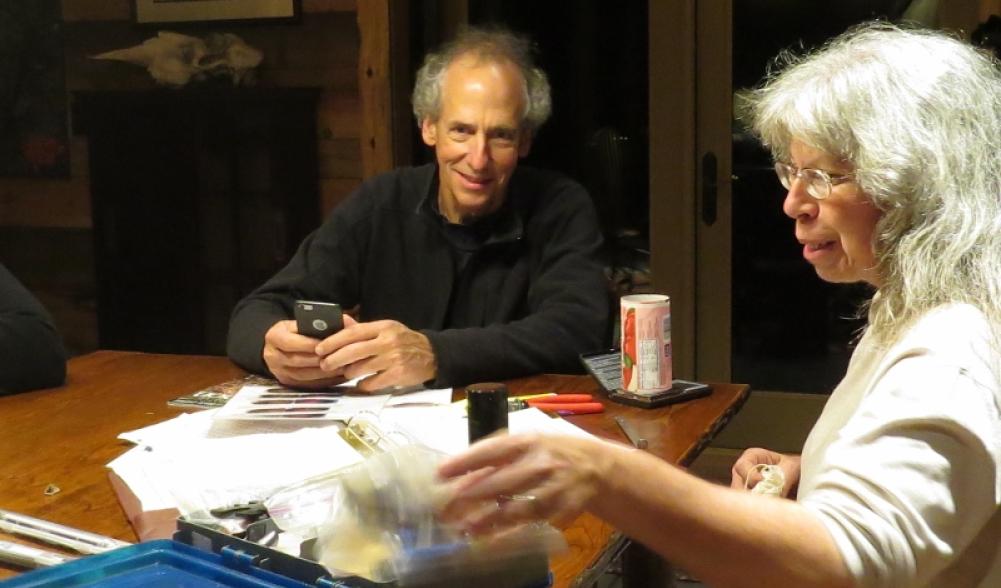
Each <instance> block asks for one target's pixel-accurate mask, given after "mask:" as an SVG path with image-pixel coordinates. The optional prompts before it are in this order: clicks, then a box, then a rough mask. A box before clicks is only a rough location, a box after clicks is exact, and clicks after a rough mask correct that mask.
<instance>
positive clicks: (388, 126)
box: [358, 0, 394, 178]
mask: <svg viewBox="0 0 1001 588" xmlns="http://www.w3.org/2000/svg"><path fill="white" fill-rule="evenodd" d="M358 30H359V31H360V36H361V49H360V51H359V55H358V89H359V95H360V96H361V117H362V119H361V160H362V177H363V178H369V177H371V176H373V175H375V174H377V173H380V172H384V171H388V170H390V169H392V168H393V165H394V163H393V121H392V83H391V81H390V64H389V55H390V39H389V30H390V20H389V0H363V1H362V2H359V3H358Z"/></svg>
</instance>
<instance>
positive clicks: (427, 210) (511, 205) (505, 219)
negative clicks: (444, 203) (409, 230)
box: [414, 163, 528, 245]
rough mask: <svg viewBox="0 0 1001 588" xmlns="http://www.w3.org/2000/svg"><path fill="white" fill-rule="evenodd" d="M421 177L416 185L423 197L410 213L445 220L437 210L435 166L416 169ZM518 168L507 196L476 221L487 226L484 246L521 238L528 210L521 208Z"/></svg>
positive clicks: (436, 173) (435, 219)
mask: <svg viewBox="0 0 1001 588" xmlns="http://www.w3.org/2000/svg"><path fill="white" fill-rule="evenodd" d="M417 169H418V172H419V173H420V175H421V179H420V181H419V182H418V183H417V185H418V186H421V187H423V196H422V197H421V198H420V200H419V202H418V203H417V208H416V209H415V210H414V212H415V213H416V214H420V215H424V216H426V217H427V218H429V219H431V220H432V221H434V222H436V223H447V222H448V221H447V220H446V219H445V217H443V216H442V215H441V213H440V212H439V211H438V165H437V164H435V163H429V164H426V165H422V166H421V167H419V168H417ZM519 171H520V167H519V168H515V170H514V174H513V175H512V176H511V183H510V185H509V186H508V192H507V196H506V197H505V198H504V203H503V204H502V205H501V207H500V209H499V210H497V212H495V213H493V214H492V215H490V216H489V217H486V218H484V219H482V220H481V221H479V222H487V223H490V225H491V226H490V229H489V230H490V234H489V236H488V237H487V238H486V240H484V242H483V244H484V245H490V244H493V243H508V242H514V241H518V240H520V239H521V238H522V237H523V236H524V232H525V222H526V220H527V219H526V218H525V217H526V215H527V213H528V209H527V207H526V206H525V204H526V202H525V198H524V195H523V194H521V190H519V185H520V182H519V181H518V178H519V176H520V174H519V173H518V172H519Z"/></svg>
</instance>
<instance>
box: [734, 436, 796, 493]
mask: <svg viewBox="0 0 1001 588" xmlns="http://www.w3.org/2000/svg"><path fill="white" fill-rule="evenodd" d="M760 464H767V465H776V466H779V467H780V468H782V473H783V474H785V485H783V486H782V494H781V496H783V497H788V496H789V494H790V493H791V492H792V491H793V489H794V488H796V487H797V486H798V485H799V456H798V455H786V454H784V453H778V452H776V451H769V450H768V449H761V448H760V447H753V448H751V449H747V450H745V451H744V453H743V454H741V456H740V457H739V458H738V459H737V461H736V462H734V464H733V468H731V469H730V487H731V488H736V489H738V490H744V489H750V488H754V486H755V485H756V484H757V483H758V482H760V481H761V480H762V475H761V472H760V471H759V469H758V468H755V466H757V465H760Z"/></svg>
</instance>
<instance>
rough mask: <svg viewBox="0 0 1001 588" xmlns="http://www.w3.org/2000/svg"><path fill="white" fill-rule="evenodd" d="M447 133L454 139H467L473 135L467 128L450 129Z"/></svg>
mask: <svg viewBox="0 0 1001 588" xmlns="http://www.w3.org/2000/svg"><path fill="white" fill-rule="evenodd" d="M449 133H450V134H451V135H453V136H456V137H468V136H469V135H471V134H472V133H473V131H472V129H470V128H469V127H452V130H451V131H449Z"/></svg>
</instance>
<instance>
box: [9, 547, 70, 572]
mask: <svg viewBox="0 0 1001 588" xmlns="http://www.w3.org/2000/svg"><path fill="white" fill-rule="evenodd" d="M74 559H76V558H75V557H73V556H72V555H63V554H62V553H56V552H54V551H46V550H45V549H39V548H37V547H32V546H30V545H22V544H20V543H14V542H13V541H0V561H5V562H8V563H12V564H14V565H18V566H21V567H24V568H40V567H44V566H54V565H58V564H61V563H66V562H68V561H71V560H74Z"/></svg>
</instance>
